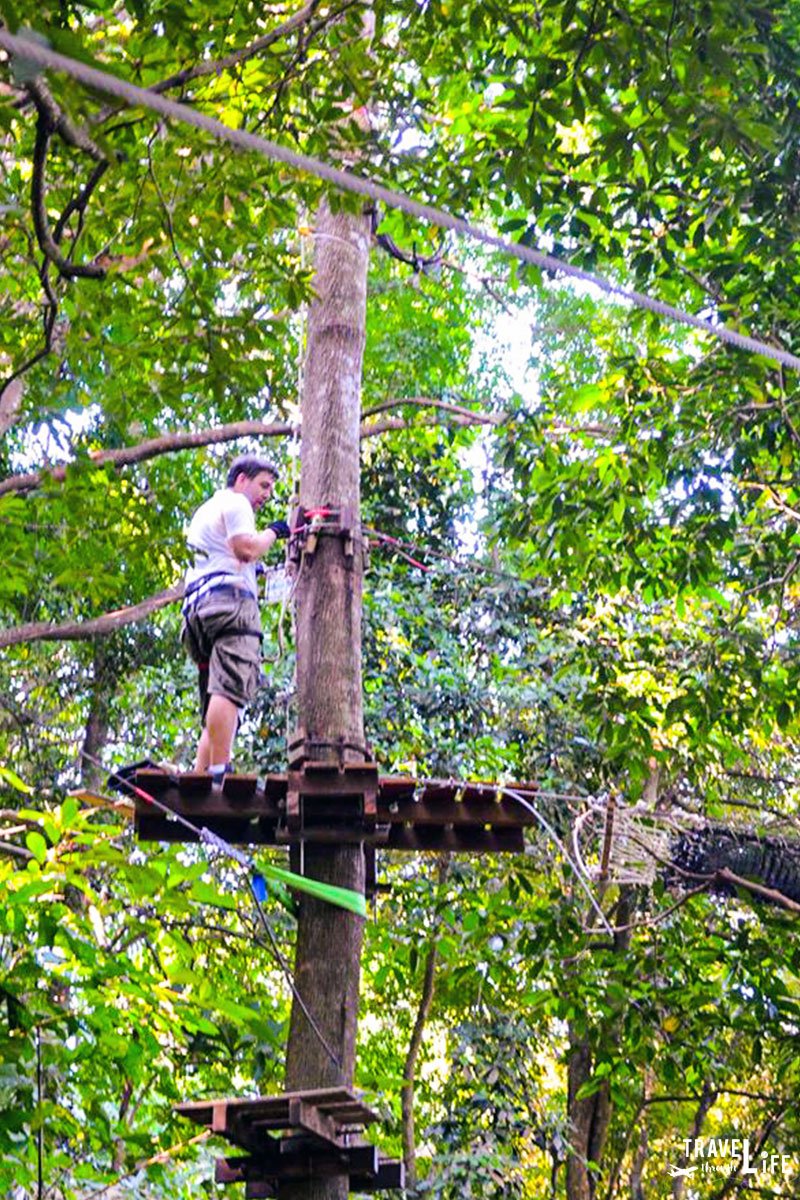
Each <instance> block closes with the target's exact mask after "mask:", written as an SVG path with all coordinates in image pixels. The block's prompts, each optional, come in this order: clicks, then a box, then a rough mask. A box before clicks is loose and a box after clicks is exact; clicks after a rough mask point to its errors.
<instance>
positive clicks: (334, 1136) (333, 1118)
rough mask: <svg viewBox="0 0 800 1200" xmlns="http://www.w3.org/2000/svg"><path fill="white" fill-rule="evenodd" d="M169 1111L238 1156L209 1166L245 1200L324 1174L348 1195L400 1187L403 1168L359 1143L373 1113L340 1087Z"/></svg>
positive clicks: (199, 1103)
mask: <svg viewBox="0 0 800 1200" xmlns="http://www.w3.org/2000/svg"><path fill="white" fill-rule="evenodd" d="M176 1112H178V1113H179V1114H180V1115H181V1116H183V1117H187V1118H188V1119H189V1120H191V1121H194V1122H195V1124H197V1125H201V1126H203V1127H204V1128H206V1129H209V1130H211V1132H212V1133H216V1134H219V1135H220V1136H221V1137H224V1138H226V1139H227V1141H229V1142H231V1144H232V1145H234V1146H236V1147H237V1148H238V1149H240V1150H244V1151H246V1154H245V1155H244V1156H235V1157H231V1158H219V1159H217V1163H216V1172H215V1179H216V1182H217V1183H244V1184H245V1196H246V1197H247V1198H248V1200H256V1198H258V1197H269V1196H275V1195H277V1193H278V1188H279V1186H280V1184H281V1182H283V1181H286V1180H302V1179H319V1178H323V1177H329V1176H332V1175H346V1176H348V1178H349V1181H350V1191H359V1192H375V1191H383V1190H386V1189H390V1188H402V1186H403V1182H404V1180H403V1164H402V1163H401V1162H399V1161H397V1160H395V1159H386V1158H383V1157H382V1156H381V1155H380V1153H379V1152H378V1149H377V1147H376V1146H372V1145H369V1144H368V1143H367V1142H365V1141H364V1139H363V1138H362V1137H361V1133H362V1131H363V1129H364V1127H365V1126H366V1125H370V1124H372V1123H373V1122H375V1121H377V1120H378V1117H377V1114H376V1113H374V1112H373V1111H372V1109H370V1108H368V1107H367V1106H366V1105H365V1104H364V1103H363V1102H362V1101H361V1100H360V1099H359V1097H358V1096H356V1095H354V1094H353V1093H352V1092H350V1091H348V1090H347V1089H346V1088H317V1089H314V1090H309V1091H302V1092H286V1093H283V1094H281V1095H277V1096H256V1097H254V1098H247V1099H234V1100H201V1101H197V1102H194V1103H189V1104H179V1105H177V1106H176ZM276 1134H278V1135H279V1136H275V1135H276Z"/></svg>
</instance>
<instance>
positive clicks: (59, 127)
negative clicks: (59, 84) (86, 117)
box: [26, 76, 107, 163]
mask: <svg viewBox="0 0 800 1200" xmlns="http://www.w3.org/2000/svg"><path fill="white" fill-rule="evenodd" d="M26 87H27V89H28V92H29V94H30V96H31V99H32V100H33V102H34V104H35V105H36V110H37V112H38V113H39V116H40V118H41V119H42V120H43V121H44V122H45V123H46V125H47V127H48V129H49V130H50V132H51V133H57V134H58V135H59V137H61V138H62V139H63V140H64V141H65V142H66V143H67V145H68V146H74V147H75V149H76V150H83V152H84V154H88V155H89V157H90V158H93V159H94V160H95V162H98V163H101V162H106V161H107V159H106V155H105V154H104V153H103V151H102V150H101V149H100V147H99V146H98V145H97V143H96V142H93V141H92V139H91V138H90V137H89V135H88V133H85V132H84V130H82V129H79V128H78V126H77V125H73V123H72V121H70V119H69V117H68V116H67V114H66V113H65V112H64V111H63V109H61V108H59V106H58V104H57V103H56V101H55V100H54V99H53V95H52V93H51V91H50V89H49V88H48V86H47V84H46V83H45V81H44V79H43V78H42V77H41V76H39V77H37V78H36V79H31V80H29V81H28V83H27V84H26Z"/></svg>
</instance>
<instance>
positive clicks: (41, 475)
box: [0, 400, 502, 496]
mask: <svg viewBox="0 0 800 1200" xmlns="http://www.w3.org/2000/svg"><path fill="white" fill-rule="evenodd" d="M414 403H419V404H420V405H422V404H423V403H424V404H427V405H430V406H432V407H434V408H442V409H444V410H446V411H448V412H450V413H451V414H452V415H453V418H454V420H456V422H457V423H458V424H462V425H497V424H499V423H500V421H501V420H502V417H500V416H496V415H495V414H481V413H476V412H472V410H470V409H468V408H463V409H462V408H460V407H459V405H457V404H446V403H445V402H444V401H437V400H425V401H423V400H401V401H399V400H398V401H391V402H387V403H386V404H384V405H378V406H376V407H375V408H373V409H369V410H368V411H367V412H365V413H364V416H370V415H371V414H372V413H375V412H383V411H385V409H386V408H390V407H393V406H395V405H397V404H414ZM408 424H409V422H408V421H406V420H405V419H404V418H401V417H390V418H388V419H387V420H386V421H376V422H375V423H374V424H372V425H362V426H361V436H362V438H368V437H376V436H377V435H378V434H381V433H385V432H386V431H387V430H389V429H405V428H407V427H408ZM296 432H297V429H296V427H295V426H294V425H290V424H289V423H288V422H275V423H273V424H265V423H264V422H263V421H234V422H233V423H231V424H230V425H216V426H214V427H212V428H211V429H201V430H199V431H197V432H196V433H166V434H163V435H162V436H161V437H157V438H149V439H148V440H147V441H145V442H140V443H139V444H138V445H136V446H123V447H121V448H120V449H117V450H94V451H90V452H89V458H90V459H91V461H92V463H93V464H94V465H96V466H103V465H104V464H105V463H112V464H113V465H114V466H115V467H127V466H131V465H132V464H134V463H140V462H146V461H147V459H150V458H157V457H158V456H159V455H161V454H174V453H176V452H178V451H180V450H193V449H196V448H198V447H200V446H212V445H218V444H220V443H221V442H233V441H236V440H237V438H243V437H291V435H292V434H294V433H296ZM73 465H74V463H68V464H65V465H63V466H58V467H53V468H52V469H51V470H49V471H48V470H46V469H45V470H42V471H30V472H28V473H26V474H24V475H9V476H8V478H6V479H3V480H0V496H3V495H5V494H6V493H8V492H30V491H33V489H34V488H37V487H40V486H41V485H42V483H43V482H44V480H45V478H47V479H49V480H50V481H51V482H54V483H63V482H64V479H65V478H66V475H67V471H68V470H69V469H70V467H72V466H73Z"/></svg>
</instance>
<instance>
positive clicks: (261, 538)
mask: <svg viewBox="0 0 800 1200" xmlns="http://www.w3.org/2000/svg"><path fill="white" fill-rule="evenodd" d="M277 540H278V535H277V534H276V532H275V530H274V529H265V530H264V532H263V533H237V534H235V535H234V536H233V537H232V538H228V545H229V546H230V548H231V550H232V551H233V553H234V554H235V555H236V557H237V558H238V559H239V562H255V560H256V559H257V558H262V557H263V556H264V555H265V554H266V553H267V551H268V550H269V549H271V547H272V546H274V545H275V543H276V541H277Z"/></svg>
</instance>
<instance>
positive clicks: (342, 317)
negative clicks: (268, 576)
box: [280, 205, 369, 1200]
mask: <svg viewBox="0 0 800 1200" xmlns="http://www.w3.org/2000/svg"><path fill="white" fill-rule="evenodd" d="M368 255H369V222H368V218H367V217H364V216H352V215H349V214H346V213H332V212H331V211H330V209H329V208H328V207H327V205H323V206H322V208H321V209H320V212H319V216H318V220H317V226H316V253H315V272H316V275H315V292H316V300H315V302H314V304H313V305H312V307H311V310H310V312H309V324H308V347H307V353H306V367H305V376H304V383H303V397H302V441H301V482H300V503H301V504H302V505H303V507H304V508H318V507H332V508H337V509H340V508H342V507H343V506H346V507H348V508H350V509H351V510H352V511H353V512H355V513H357V512H358V505H359V475H360V469H359V441H360V427H359V425H360V422H359V418H360V409H361V364H362V358H363V352H364V338H365V321H366V289H367V264H368ZM355 550H356V552H355V554H354V555H353V556H352V557H350V558H348V557H346V556H345V553H344V545H343V542H342V540H341V539H340V538H338V537H336V536H324V537H320V539H319V542H318V545H317V549H316V551H315V553H314V554H313V556H312V557H311V558H309V559H307V560H304V562H303V564H302V567H301V571H300V578H299V581H298V586H297V617H296V620H297V713H298V724H299V727H300V728H302V729H303V730H304V731H305V733H306V736H307V738H308V739H309V740H312V741H314V742H317V743H320V744H324V743H337V742H340V741H341V742H346V743H349V744H351V745H352V746H356V747H357V746H363V743H364V719H363V704H362V692H361V595H362V576H363V560H362V554H361V541H360V531H359V530H356V546H355ZM315 756H316V757H319V758H325V757H334V755H333V753H330V754H326V752H325V750H324V749H320V750H319V751H318V753H317V754H316V755H315ZM347 757H348V758H349V759H350V760H351V761H359V760H360V759H362V758H363V755H360V754H359V752H358V751H357V750H352V749H351V750H348V751H347ZM304 860H305V861H304V870H305V873H306V874H307V875H313V876H314V877H316V878H317V879H322V880H325V881H326V882H329V883H336V884H339V885H340V886H343V887H348V888H353V889H355V890H358V891H362V892H363V890H364V857H363V850H362V847H361V846H360V845H355V846H354V845H341V846H320V845H307V846H306V847H305V854H304ZM362 936H363V921H362V918H360V917H357V916H355V915H353V914H352V913H348V912H345V911H343V910H341V909H338V908H334V907H333V906H331V905H328V904H322V903H320V902H318V901H314V900H311V899H307V898H304V899H303V901H302V907H301V909H300V914H299V922H298V931H297V948H296V953H295V982H296V986H297V989H298V991H299V993H300V995H301V997H302V999H303V1001H304V1003H305V1004H306V1006H307V1007H308V1008H309V1010H310V1011H311V1013H312V1015H313V1018H314V1021H315V1023H316V1025H317V1026H318V1028H319V1030H320V1032H321V1033H322V1036H323V1037H324V1040H325V1042H326V1043H327V1048H326V1047H324V1046H323V1045H322V1042H321V1039H320V1038H319V1037H318V1036H317V1034H316V1033H315V1031H314V1030H313V1029H312V1028H311V1025H310V1024H309V1022H308V1020H307V1019H306V1017H305V1015H304V1013H303V1011H302V1009H301V1007H300V1005H299V1004H298V1002H297V1000H295V1002H294V1004H293V1006H292V1019H291V1027H290V1031H289V1044H288V1049H287V1058H286V1087H287V1089H288V1090H296V1089H300V1088H308V1087H327V1086H333V1085H336V1084H345V1085H348V1086H349V1085H351V1084H352V1080H353V1070H354V1062H355V1039H356V1027H357V1013H358V992H359V980H360V965H361V944H362ZM331 1052H332V1054H333V1056H335V1058H336V1060H337V1061H336V1062H334V1061H333V1059H332V1056H331ZM347 1185H348V1181H347V1178H346V1177H338V1178H334V1179H320V1180H315V1181H312V1182H309V1183H292V1184H285V1185H283V1186H282V1187H281V1191H280V1195H281V1197H282V1200H300V1198H302V1200H339V1198H340V1197H341V1198H342V1200H343V1198H344V1197H345V1196H346V1195H347Z"/></svg>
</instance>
